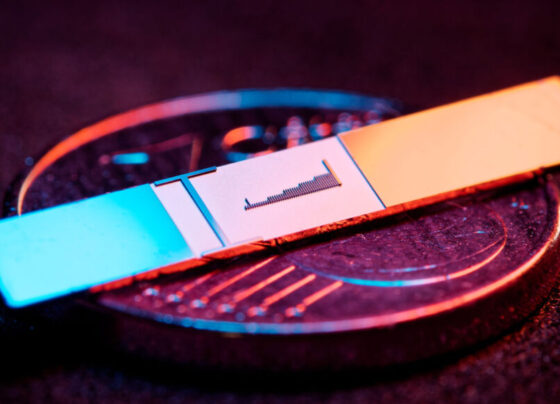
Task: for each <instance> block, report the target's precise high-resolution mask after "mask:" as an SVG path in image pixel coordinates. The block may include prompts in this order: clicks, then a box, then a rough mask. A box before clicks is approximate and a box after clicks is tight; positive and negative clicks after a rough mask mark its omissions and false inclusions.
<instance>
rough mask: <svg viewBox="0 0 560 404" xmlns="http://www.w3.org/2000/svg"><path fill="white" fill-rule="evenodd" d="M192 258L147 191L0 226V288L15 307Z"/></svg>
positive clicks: (108, 196)
mask: <svg viewBox="0 0 560 404" xmlns="http://www.w3.org/2000/svg"><path fill="white" fill-rule="evenodd" d="M192 257H193V254H192V252H191V251H190V249H189V247H188V246H187V244H186V243H185V241H184V239H183V237H182V236H181V234H180V233H179V231H178V230H177V228H176V226H175V224H174V223H173V222H172V220H171V218H170V217H169V216H168V214H167V212H166V211H165V209H164V207H163V206H162V205H161V203H160V202H159V200H158V199H157V197H156V195H155V194H154V192H153V191H152V189H151V188H150V186H149V185H141V186H138V187H135V188H129V189H126V190H123V191H118V192H113V193H110V194H105V195H101V196H98V197H95V198H90V199H85V200H82V201H78V202H74V203H70V204H66V205H61V206H57V207H54V208H50V209H46V210H42V211H39V212H33V213H29V214H26V215H23V216H21V217H16V218H10V219H6V220H2V221H0V290H1V292H2V294H3V296H4V298H5V299H6V302H7V303H8V305H10V306H12V307H21V306H25V305H28V304H31V303H35V302H39V301H42V300H46V299H49V298H52V297H57V296H62V295H66V294H69V293H72V292H77V291H81V290H85V289H88V288H89V287H91V286H94V285H99V284H102V283H105V282H110V281H113V280H117V279H121V278H125V277H128V276H131V275H135V274H138V273H141V272H145V271H148V270H150V269H155V268H159V267H162V266H166V265H170V264H173V263H177V262H180V261H183V260H186V259H189V258H192Z"/></svg>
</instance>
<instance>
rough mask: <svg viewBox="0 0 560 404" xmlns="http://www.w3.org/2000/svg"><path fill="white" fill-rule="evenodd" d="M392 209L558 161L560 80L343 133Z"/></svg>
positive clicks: (559, 153)
mask: <svg viewBox="0 0 560 404" xmlns="http://www.w3.org/2000/svg"><path fill="white" fill-rule="evenodd" d="M340 139H341V140H342V142H343V143H344V145H345V146H346V148H347V149H348V151H349V153H350V154H351V155H352V157H353V158H354V160H355V161H356V163H357V165H358V166H359V167H360V169H361V170H362V172H363V173H364V175H365V177H366V178H367V179H368V181H369V182H370V184H371V186H372V187H373V188H374V189H375V191H376V192H377V194H378V195H379V197H380V198H381V200H382V201H383V202H384V203H385V205H386V206H387V207H390V206H395V205H400V204H403V203H410V202H411V201H417V200H422V199H425V198H429V197H433V196H434V195H438V194H445V193H448V192H452V191H457V190H460V189H463V188H467V187H472V186H474V185H477V184H482V183H488V182H491V181H493V180H499V179H503V178H506V177H512V176H516V175H519V174H523V173H527V172H531V171H535V170H538V169H540V168H543V167H550V166H554V165H557V164H559V163H560V77H558V76H556V77H551V78H547V79H543V80H539V81H535V82H532V83H528V84H524V85H520V86H516V87H512V88H509V89H506V90H502V91H497V92H494V93H490V94H487V95H482V96H479V97H474V98H471V99H468V100H465V101H461V102H456V103H453V104H449V105H445V106H442V107H439V108H434V109H431V110H428V111H425V112H419V113H415V114H412V115H409V116H406V117H403V118H399V119H395V120H392V121H388V122H384V123H381V124H378V125H373V126H368V127H364V128H362V129H359V130H354V131H351V132H348V133H344V134H341V135H340Z"/></svg>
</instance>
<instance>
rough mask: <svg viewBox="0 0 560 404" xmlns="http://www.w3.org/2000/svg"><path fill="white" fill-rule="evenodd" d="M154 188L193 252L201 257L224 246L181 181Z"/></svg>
mask: <svg viewBox="0 0 560 404" xmlns="http://www.w3.org/2000/svg"><path fill="white" fill-rule="evenodd" d="M152 189H153V190H154V192H155V194H156V195H157V197H158V199H159V200H160V202H161V203H162V205H163V206H164V207H165V210H166V211H167V213H168V214H169V216H171V218H172V220H173V222H174V223H175V225H176V226H177V229H178V230H179V232H180V233H181V235H182V236H183V238H184V239H185V242H186V243H187V245H188V246H189V248H190V249H191V250H192V252H193V254H195V255H196V256H197V257H200V256H202V253H204V252H205V251H208V250H214V249H216V248H219V247H222V243H220V240H218V238H217V237H216V234H215V233H214V231H213V230H212V228H211V227H210V226H209V225H208V222H207V221H206V219H205V218H204V216H203V215H202V213H201V212H200V210H199V209H198V207H197V206H196V204H195V203H194V201H193V200H192V198H191V197H190V195H189V194H188V192H187V190H186V189H185V187H184V186H183V184H182V183H181V181H173V182H169V183H167V184H163V185H159V186H155V185H152Z"/></svg>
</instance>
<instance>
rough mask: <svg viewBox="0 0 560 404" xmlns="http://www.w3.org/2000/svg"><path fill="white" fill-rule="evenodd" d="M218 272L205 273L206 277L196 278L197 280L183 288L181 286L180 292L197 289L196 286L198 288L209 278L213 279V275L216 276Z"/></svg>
mask: <svg viewBox="0 0 560 404" xmlns="http://www.w3.org/2000/svg"><path fill="white" fill-rule="evenodd" d="M218 272H220V271H218V270H216V271H212V272H209V273H207V274H206V275H203V276H201V277H200V278H197V279H195V280H194V281H192V282H189V283H187V284H186V285H185V286H183V287H182V288H181V290H182V291H183V292H188V291H190V290H191V289H193V288H195V287H197V286H199V285H202V284H203V283H204V282H206V281H207V280H208V279H210V278H211V277H213V276H214V275H216V274H217V273H218Z"/></svg>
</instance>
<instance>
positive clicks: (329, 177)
mask: <svg viewBox="0 0 560 404" xmlns="http://www.w3.org/2000/svg"><path fill="white" fill-rule="evenodd" d="M323 165H324V166H325V168H326V169H327V172H326V173H325V174H320V175H316V176H314V177H313V179H312V180H309V181H304V182H300V183H299V184H298V185H297V186H295V187H293V188H288V189H284V190H283V191H282V192H281V193H279V194H276V195H271V196H268V197H267V198H266V199H265V200H263V201H259V202H255V203H251V202H249V200H248V199H247V198H245V210H249V209H254V208H259V207H261V206H266V205H270V204H273V203H277V202H282V201H285V200H288V199H292V198H297V197H300V196H303V195H308V194H312V193H314V192H319V191H323V190H325V189H329V188H334V187H338V186H340V185H342V184H341V183H340V181H339V180H338V178H337V177H336V175H335V174H334V173H333V171H332V169H331V168H330V166H329V165H328V164H327V162H326V161H324V160H323Z"/></svg>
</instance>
